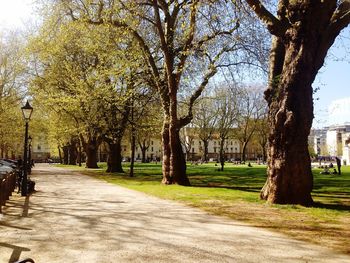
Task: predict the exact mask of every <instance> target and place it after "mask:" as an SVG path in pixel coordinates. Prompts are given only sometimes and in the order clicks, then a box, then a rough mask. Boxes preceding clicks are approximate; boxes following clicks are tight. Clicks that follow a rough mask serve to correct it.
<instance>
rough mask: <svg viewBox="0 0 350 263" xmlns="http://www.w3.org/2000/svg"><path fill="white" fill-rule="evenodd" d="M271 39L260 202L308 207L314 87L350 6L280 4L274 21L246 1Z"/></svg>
mask: <svg viewBox="0 0 350 263" xmlns="http://www.w3.org/2000/svg"><path fill="white" fill-rule="evenodd" d="M246 2H247V3H248V4H249V5H250V7H251V8H252V10H254V12H255V13H256V14H257V15H258V17H259V18H260V19H261V20H262V21H263V22H264V23H265V24H266V25H267V28H268V30H269V31H270V33H271V34H272V35H273V41H272V47H271V52H270V68H269V87H268V89H267V90H266V92H265V98H266V100H267V102H268V105H269V116H268V119H269V127H270V133H269V142H268V143H269V149H268V153H267V154H268V169H267V175H268V178H267V181H266V183H265V186H264V187H263V189H262V191H261V197H262V198H263V199H267V200H268V201H270V202H272V203H279V204H301V205H306V206H307V205H311V204H312V203H313V201H312V198H311V191H312V187H313V177H312V172H311V164H310V156H309V153H308V147H307V139H308V135H309V132H310V128H311V125H312V119H313V101H312V93H313V90H312V83H313V81H314V79H315V77H316V74H317V72H318V71H319V69H320V68H321V67H322V65H323V63H324V58H325V57H326V55H327V52H328V50H329V48H330V47H331V46H332V44H333V43H334V40H335V38H336V37H337V36H338V35H339V33H340V31H341V30H342V29H344V28H345V27H346V26H347V25H348V24H349V23H350V12H349V11H350V7H349V1H339V2H338V1H306V0H304V1H282V0H280V1H279V5H278V11H277V15H278V17H273V15H272V14H271V13H269V12H268V11H267V10H266V8H265V7H264V6H263V5H262V4H261V3H260V2H259V1H255V0H246Z"/></svg>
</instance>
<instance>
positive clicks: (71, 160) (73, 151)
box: [68, 139, 78, 165]
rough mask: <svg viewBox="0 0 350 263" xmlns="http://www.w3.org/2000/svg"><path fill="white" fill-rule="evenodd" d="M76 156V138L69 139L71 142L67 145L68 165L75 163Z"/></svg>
mask: <svg viewBox="0 0 350 263" xmlns="http://www.w3.org/2000/svg"><path fill="white" fill-rule="evenodd" d="M77 158H78V150H77V140H76V139H71V143H70V145H69V158H68V163H69V164H70V165H76V164H77Z"/></svg>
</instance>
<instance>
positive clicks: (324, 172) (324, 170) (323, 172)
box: [320, 165, 329, 174]
mask: <svg viewBox="0 0 350 263" xmlns="http://www.w3.org/2000/svg"><path fill="white" fill-rule="evenodd" d="M320 174H329V168H328V165H325V166H324V168H323V171H322V172H320Z"/></svg>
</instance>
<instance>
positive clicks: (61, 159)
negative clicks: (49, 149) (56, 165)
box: [58, 146, 63, 164]
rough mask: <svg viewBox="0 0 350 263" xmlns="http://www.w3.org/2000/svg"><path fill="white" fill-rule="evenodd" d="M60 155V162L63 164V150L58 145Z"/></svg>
mask: <svg viewBox="0 0 350 263" xmlns="http://www.w3.org/2000/svg"><path fill="white" fill-rule="evenodd" d="M58 157H59V158H60V164H63V158H62V152H61V147H60V146H58Z"/></svg>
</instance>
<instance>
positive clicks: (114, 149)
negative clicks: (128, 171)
mask: <svg viewBox="0 0 350 263" xmlns="http://www.w3.org/2000/svg"><path fill="white" fill-rule="evenodd" d="M108 148H109V151H108V160H107V172H108V173H123V172H124V170H123V167H122V155H121V149H122V147H121V142H120V141H117V142H115V143H108Z"/></svg>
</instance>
